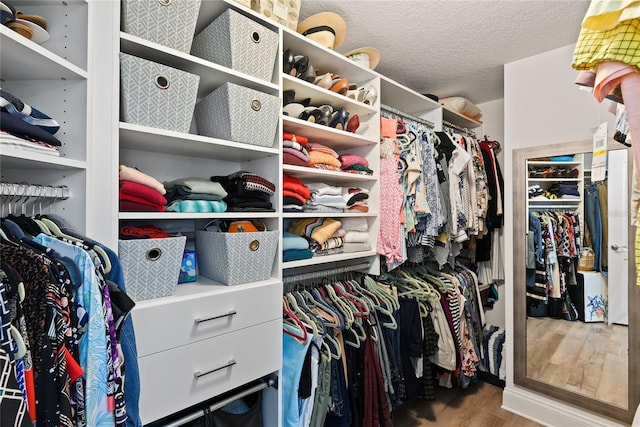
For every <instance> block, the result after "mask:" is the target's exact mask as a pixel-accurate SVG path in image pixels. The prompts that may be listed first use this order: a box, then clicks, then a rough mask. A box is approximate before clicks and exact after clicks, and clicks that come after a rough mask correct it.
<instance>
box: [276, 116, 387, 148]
mask: <svg viewBox="0 0 640 427" xmlns="http://www.w3.org/2000/svg"><path fill="white" fill-rule="evenodd" d="M282 127H283V129H284V131H285V132H289V133H294V134H296V135H302V136H306V137H307V138H309V139H312V142H317V143H319V144H323V145H326V146H327V147H331V148H333V149H334V150H346V149H349V148H355V147H366V146H370V145H376V144H379V142H380V141H379V140H378V139H379V138H378V137H377V136H376V137H375V139H371V137H366V136H362V135H359V134H356V133H351V132H347V131H343V130H337V129H334V128H331V127H329V126H323V125H319V124H316V123H311V122H307V121H305V120H300V119H296V118H293V117H289V116H282ZM369 130H370V129H369Z"/></svg>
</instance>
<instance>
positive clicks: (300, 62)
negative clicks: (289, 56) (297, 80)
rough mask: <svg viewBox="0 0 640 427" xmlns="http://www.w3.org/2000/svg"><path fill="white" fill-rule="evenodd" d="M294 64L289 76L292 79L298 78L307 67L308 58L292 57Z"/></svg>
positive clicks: (301, 56) (302, 56)
mask: <svg viewBox="0 0 640 427" xmlns="http://www.w3.org/2000/svg"><path fill="white" fill-rule="evenodd" d="M294 59H295V62H294V63H293V67H292V68H291V73H290V74H291V75H292V76H293V77H300V76H301V75H302V74H303V73H304V72H305V71H307V68H308V67H309V57H308V56H304V55H296V56H294Z"/></svg>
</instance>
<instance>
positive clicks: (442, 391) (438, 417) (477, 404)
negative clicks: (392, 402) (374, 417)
mask: <svg viewBox="0 0 640 427" xmlns="http://www.w3.org/2000/svg"><path fill="white" fill-rule="evenodd" d="M501 405H502V389H501V388H500V387H496V386H494V385H492V384H489V383H487V382H483V381H480V382H478V383H476V384H471V385H470V386H469V388H468V389H466V390H463V389H461V388H459V387H455V388H453V389H447V388H443V387H438V388H436V400H435V401H433V402H428V401H426V400H416V401H412V402H409V403H405V404H403V405H401V406H400V407H398V408H396V409H395V410H394V412H393V425H394V427H420V426H438V427H539V426H541V425H540V424H538V423H536V422H533V421H530V420H528V419H526V418H523V417H521V416H519V415H516V414H514V413H511V412H509V411H507V410H504V409H502V408H501V407H500V406H501Z"/></svg>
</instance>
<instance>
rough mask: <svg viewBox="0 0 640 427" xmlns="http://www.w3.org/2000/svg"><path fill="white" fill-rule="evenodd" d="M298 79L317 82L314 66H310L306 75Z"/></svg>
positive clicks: (302, 74)
mask: <svg viewBox="0 0 640 427" xmlns="http://www.w3.org/2000/svg"><path fill="white" fill-rule="evenodd" d="M297 77H298V78H300V79H302V80H304V81H305V82H309V83H313V82H314V81H315V80H316V69H315V68H314V67H313V65H311V64H309V66H307V69H306V71H305V72H304V73H301V74H300V75H299V76H297Z"/></svg>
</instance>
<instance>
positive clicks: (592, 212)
mask: <svg viewBox="0 0 640 427" xmlns="http://www.w3.org/2000/svg"><path fill="white" fill-rule="evenodd" d="M584 193H585V194H584V216H585V221H586V222H587V227H589V232H590V233H591V242H592V245H593V248H592V249H593V253H594V263H593V266H594V269H595V270H596V271H600V270H601V266H602V264H601V260H602V258H601V257H602V216H601V215H600V195H599V192H598V185H597V184H591V185H588V186H586V187H585V190H584Z"/></svg>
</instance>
